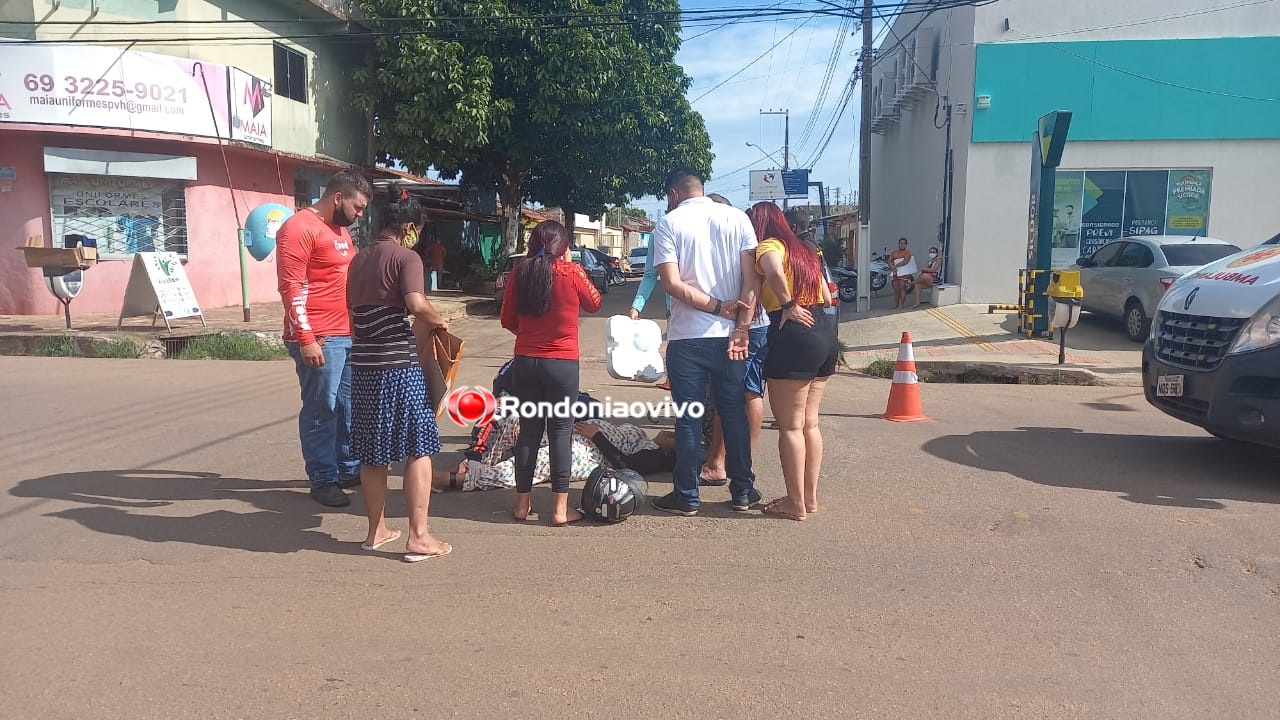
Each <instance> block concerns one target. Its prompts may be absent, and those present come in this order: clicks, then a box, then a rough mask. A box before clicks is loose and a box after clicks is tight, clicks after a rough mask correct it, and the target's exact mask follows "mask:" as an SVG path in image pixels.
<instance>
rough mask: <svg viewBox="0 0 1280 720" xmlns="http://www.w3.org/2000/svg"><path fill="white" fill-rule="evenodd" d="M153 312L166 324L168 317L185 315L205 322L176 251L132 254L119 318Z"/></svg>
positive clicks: (173, 317)
mask: <svg viewBox="0 0 1280 720" xmlns="http://www.w3.org/2000/svg"><path fill="white" fill-rule="evenodd" d="M153 313H158V314H159V315H160V316H161V317H162V318H163V319H164V322H165V326H166V327H168V325H169V321H170V320H176V319H178V318H185V317H198V318H200V322H201V323H204V313H203V312H201V310H200V302H199V301H198V300H196V292H195V290H193V289H191V281H190V280H188V279H187V271H186V270H185V269H184V268H183V267H182V260H181V259H180V258H179V257H178V254H177V253H171V252H154V253H150V252H140V253H138V254H136V255H134V256H133V267H132V268H131V269H130V272H129V284H128V285H127V286H126V287H125V292H124V304H123V305H122V307H121V308H120V321H121V322H123V321H124V319H125V318H129V317H138V316H140V315H151V314H153Z"/></svg>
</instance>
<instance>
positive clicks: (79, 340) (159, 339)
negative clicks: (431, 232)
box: [0, 298, 494, 360]
mask: <svg viewBox="0 0 1280 720" xmlns="http://www.w3.org/2000/svg"><path fill="white" fill-rule="evenodd" d="M437 307H438V309H439V310H440V314H441V315H442V316H443V317H444V318H445V320H448V321H449V322H453V321H454V320H460V319H462V318H468V317H490V316H493V315H494V312H493V310H494V302H493V301H492V300H486V299H482V298H477V299H472V300H467V301H462V302H450V303H447V304H446V303H440V304H439V305H438V306H437ZM211 335H253V336H255V337H257V338H258V339H259V340H261V341H263V342H265V343H270V344H275V345H279V344H282V343H283V342H284V341H283V339H282V336H283V333H282V332H281V331H279V330H273V331H259V330H243V329H236V328H212V327H210V328H183V329H181V330H179V331H176V332H172V333H171V332H168V331H165V330H164V329H163V328H161V329H160V332H153V333H150V334H136V333H128V334H124V333H119V332H116V331H102V330H70V331H68V330H63V329H56V330H55V329H50V330H26V331H16V332H5V331H3V330H0V356H4V355H35V356H47V355H45V353H44V352H43V351H44V350H45V349H46V345H47V343H48V342H49V341H50V340H51V339H58V340H61V339H63V338H65V339H66V340H67V341H68V342H69V343H70V344H71V347H72V348H74V350H75V354H74V355H72V357H88V358H94V357H113V356H112V355H110V354H107V353H104V351H103V348H104V347H105V346H108V345H114V344H116V343H118V342H119V341H120V340H130V341H132V342H133V343H135V344H136V345H137V346H138V349H139V355H138V357H139V358H142V359H157V360H163V359H166V358H168V357H169V356H170V355H171V354H173V353H175V352H178V351H180V350H181V349H182V346H183V345H185V342H186V341H189V340H191V339H192V338H196V337H206V336H211Z"/></svg>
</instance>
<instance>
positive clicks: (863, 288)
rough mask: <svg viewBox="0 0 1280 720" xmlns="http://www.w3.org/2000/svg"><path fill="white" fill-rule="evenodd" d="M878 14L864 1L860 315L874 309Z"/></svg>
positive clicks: (868, 1)
mask: <svg viewBox="0 0 1280 720" xmlns="http://www.w3.org/2000/svg"><path fill="white" fill-rule="evenodd" d="M874 12H875V2H874V0H862V117H861V118H860V119H861V121H862V122H861V124H862V127H861V129H860V131H859V133H858V272H859V274H860V275H862V278H861V280H862V282H860V283H858V302H857V306H856V309H857V311H858V312H861V311H862V309H863V305H862V301H863V299H865V300H866V301H867V306H866V307H867V309H868V310H870V309H871V267H870V266H871V113H872V109H871V69H872V65H873V61H874V56H875V48H874V47H873V45H874V43H875V36H874V34H873V33H872V32H871V19H872V17H873V13H874Z"/></svg>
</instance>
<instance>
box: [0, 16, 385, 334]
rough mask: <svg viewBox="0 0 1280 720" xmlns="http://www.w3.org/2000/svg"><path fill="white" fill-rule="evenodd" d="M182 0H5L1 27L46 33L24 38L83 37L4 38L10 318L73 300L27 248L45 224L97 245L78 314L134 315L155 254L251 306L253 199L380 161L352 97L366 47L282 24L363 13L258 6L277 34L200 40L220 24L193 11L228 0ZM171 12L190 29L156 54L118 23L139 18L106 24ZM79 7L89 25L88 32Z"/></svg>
mask: <svg viewBox="0 0 1280 720" xmlns="http://www.w3.org/2000/svg"><path fill="white" fill-rule="evenodd" d="M178 5H179V4H173V9H171V10H168V11H162V10H160V9H157V8H158V6H159V7H161V8H163V7H165V6H166V4H165V3H160V4H156V3H133V4H125V5H124V6H123V7H124V8H126V9H125V10H119V11H118V12H121V13H126V12H130V10H129V8H138V10H137V12H141V13H143V15H145V16H144V17H133V16H125V15H121V16H109V15H107V13H106V11H105V10H104V11H103V12H101V13H99V14H98V15H96V16H87V11H85V10H77V9H75V8H67V7H63V8H60V9H56V10H55V11H54V12H53V13H52V14H51V15H50V14H48V5H47V4H46V3H44V2H39V1H32V0H19V1H18V2H17V3H13V4H11V3H4V4H3V7H0V23H4V22H7V23H11V24H12V25H14V26H20V27H29V28H30V30H31V31H30V33H29V34H28V37H27V38H25V40H41V41H49V40H58V41H61V40H63V39H64V38H66V39H67V40H68V41H67V42H66V43H65V44H64V43H62V42H58V43H54V44H50V43H47V42H44V43H27V42H16V43H15V42H9V43H4V44H0V67H4V68H5V72H4V73H0V314H16V315H37V314H55V313H61V306H60V305H59V304H58V302H57V300H55V299H54V297H53V296H52V295H51V294H50V293H49V292H48V290H47V289H46V288H45V286H44V281H43V275H42V272H41V270H40V269H38V268H28V267H27V266H26V262H25V260H24V256H23V253H22V252H20V251H18V250H16V249H15V248H19V247H21V246H23V245H24V244H26V243H27V241H28V239H30V238H33V237H38V238H40V239H41V242H42V244H43V245H44V246H45V247H75V246H76V244H78V243H80V244H94V243H96V245H97V247H98V252H99V256H100V261H99V262H98V264H97V265H95V266H93V267H91V268H90V269H89V270H87V271H86V272H85V273H84V285H83V289H82V291H81V293H80V295H79V296H78V297H77V298H76V299H75V301H74V302H73V305H72V307H73V312H74V313H76V314H88V313H115V312H119V311H120V308H121V303H122V301H123V298H124V291H125V285H126V283H127V280H128V277H129V272H130V267H131V265H132V259H133V256H134V254H135V253H139V252H176V253H177V254H178V255H179V257H180V258H181V259H182V261H183V263H184V265H185V268H186V273H187V276H188V277H189V278H190V280H191V285H192V288H193V290H194V291H195V294H196V297H197V299H198V300H199V302H200V305H201V306H202V307H203V308H206V309H208V308H216V307H225V306H231V305H239V304H240V302H241V273H240V254H239V253H240V249H239V245H238V242H239V241H238V235H237V230H238V228H239V227H242V226H243V223H244V221H245V219H246V217H247V216H248V214H249V212H250V211H251V210H253V209H254V208H256V207H258V206H260V205H262V204H265V203H279V204H282V205H285V206H287V207H290V208H300V207H304V206H306V205H308V204H310V203H311V202H312V201H313V200H314V199H315V198H316V197H317V196H318V195H319V194H320V191H321V189H322V188H323V186H324V183H325V181H326V180H327V179H328V177H329V176H330V175H331V174H332V173H333V172H336V171H337V170H339V169H341V168H344V167H350V166H352V165H355V166H364V165H367V164H368V162H367V161H368V159H369V158H368V142H367V141H368V132H367V129H368V127H369V119H368V117H367V116H366V115H365V114H364V113H361V112H358V111H355V110H353V108H352V105H351V95H352V91H353V88H352V79H351V76H352V70H354V69H355V67H357V66H359V65H360V63H362V62H363V49H362V48H360V47H358V46H357V45H355V44H352V43H350V42H349V41H348V42H347V43H345V44H340V43H329V44H326V43H325V42H323V41H320V40H303V41H300V42H295V41H293V40H290V39H288V38H289V37H290V36H291V35H302V34H303V33H302V32H301V31H300V30H298V31H297V32H294V30H297V28H290V27H289V26H288V25H287V24H284V23H283V21H290V20H292V21H296V22H298V23H299V26H298V27H299V28H307V29H308V32H307V34H310V35H314V34H315V30H314V28H315V27H317V25H316V23H317V22H318V21H320V22H323V21H326V20H328V21H333V23H334V25H335V26H340V27H342V28H344V29H345V28H347V27H349V26H347V25H346V24H345V23H344V22H340V21H347V20H350V19H351V18H350V17H349V16H348V15H347V14H346V13H345V12H344V11H342V10H339V9H335V5H336V4H335V3H332V2H328V1H327V0H317V1H316V2H263V3H255V4H254V5H255V8H254V17H253V19H254V20H262V21H268V20H277V19H278V20H279V21H281V22H272V23H267V22H264V23H263V24H262V25H258V26H256V27H254V26H248V27H251V28H252V29H253V32H252V33H250V32H249V30H246V29H245V27H246V26H241V29H240V30H238V31H237V32H241V33H244V34H253V35H255V36H257V35H263V36H264V39H263V40H262V41H261V42H258V43H253V44H246V45H236V46H226V45H218V44H214V43H201V42H200V41H199V35H200V33H207V32H209V31H208V28H207V26H202V25H200V24H192V25H187V24H186V22H188V21H196V20H202V19H204V15H205V14H207V13H206V12H205V11H210V12H212V11H215V10H216V11H217V12H221V10H218V8H217V6H215V5H214V4H212V3H205V2H191V3H182V4H181V5H182V7H181V9H179V7H178ZM37 6H39V7H37ZM206 6H207V7H206ZM301 6H305V12H304V13H302V15H303V17H302V18H301V19H300V15H299V7H301ZM107 7H110V4H108V6H107ZM36 10H39V13H38V14H37V13H36V12H35V11H36ZM273 15H278V16H279V17H278V18H275V17H273ZM81 16H85V17H81ZM28 18H31V19H30V20H28ZM41 18H43V20H42V19H41ZM157 19H159V20H169V21H171V22H172V23H174V24H173V25H172V26H165V27H172V28H173V29H172V30H171V32H172V33H173V35H174V40H173V43H172V44H160V45H147V46H145V49H146V52H140V51H139V50H135V49H126V47H127V43H125V42H122V41H121V38H119V37H117V36H115V35H112V33H116V34H119V33H128V32H129V31H128V29H127V26H113V25H98V24H97V22H98V21H103V20H157ZM68 20H71V21H80V20H84V21H85V22H86V24H85V26H84V28H83V30H82V31H77V34H76V36H75V38H74V39H71V38H70V37H68V36H67V33H70V32H71V31H73V30H75V29H76V26H75V25H74V24H65V23H66V21H68ZM51 21H57V22H51ZM59 23H63V24H59ZM271 35H275V37H271ZM22 39H23V38H20V40H22ZM141 47H142V46H140V48H141ZM274 261H275V256H274V254H272V255H270V256H268V257H267V258H266V259H265V260H262V261H258V260H254V259H252V258H250V259H248V261H247V273H246V279H247V286H248V293H249V300H250V302H270V301H273V300H277V299H278V297H279V296H278V295H277V294H276V276H275V262H274Z"/></svg>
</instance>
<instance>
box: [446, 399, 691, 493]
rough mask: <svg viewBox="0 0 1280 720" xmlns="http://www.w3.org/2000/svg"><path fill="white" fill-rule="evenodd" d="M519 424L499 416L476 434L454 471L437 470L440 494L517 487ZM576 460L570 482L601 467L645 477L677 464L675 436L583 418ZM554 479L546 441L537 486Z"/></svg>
mask: <svg viewBox="0 0 1280 720" xmlns="http://www.w3.org/2000/svg"><path fill="white" fill-rule="evenodd" d="M519 432H520V424H519V421H518V420H517V419H516V418H514V417H511V416H508V417H503V418H495V419H494V420H493V421H492V422H491V423H490V425H489V427H487V428H483V429H481V432H480V433H477V437H476V440H475V442H474V443H473V444H472V446H471V448H469V449H468V450H467V451H465V452H464V457H463V458H462V460H461V461H460V462H458V463H457V464H456V465H446V467H450V468H451V469H450V470H447V471H441V472H437V473H436V474H435V476H434V477H433V479H432V484H433V486H434V487H435V488H436V489H437V490H462V491H463V492H471V491H474V490H492V489H496V488H502V489H506V488H514V487H515V486H516V480H515V458H514V457H513V453H514V450H515V441H516V437H517V435H518V434H519ZM572 452H573V460H572V463H571V465H570V473H569V479H570V481H572V482H584V481H585V480H586V479H587V476H588V475H590V474H591V471H592V470H594V469H595V468H596V467H598V466H600V465H606V464H607V465H613V466H614V467H627V468H631V469H632V470H635V471H636V472H639V473H641V474H650V473H657V472H669V471H670V470H671V469H672V468H673V467H674V466H675V435H674V434H673V433H672V432H671V431H669V430H663V431H661V432H659V433H658V434H657V435H656V436H655V437H653V438H650V437H649V436H648V434H647V433H645V431H644V429H643V428H640V427H638V426H636V425H631V424H627V423H611V422H609V421H607V420H584V421H582V422H579V423H575V424H574V428H573V437H572ZM550 475H551V467H550V456H549V453H548V450H547V443H546V440H545V438H544V440H543V443H542V446H541V447H539V448H538V459H537V462H536V463H535V465H534V474H533V482H534V484H535V485H536V484H541V483H545V482H547V480H548V479H549V478H550Z"/></svg>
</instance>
